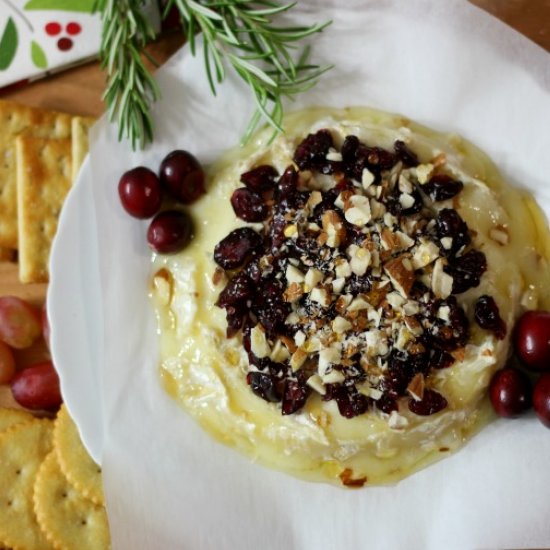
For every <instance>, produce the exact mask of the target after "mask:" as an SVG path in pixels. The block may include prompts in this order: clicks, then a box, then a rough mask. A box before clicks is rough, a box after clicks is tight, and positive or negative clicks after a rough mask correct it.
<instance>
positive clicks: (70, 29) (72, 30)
mask: <svg viewBox="0 0 550 550" xmlns="http://www.w3.org/2000/svg"><path fill="white" fill-rule="evenodd" d="M65 30H66V31H67V34H70V35H71V36H76V35H77V34H80V31H81V30H82V27H81V26H80V25H79V24H78V23H75V22H74V21H71V22H70V23H68V24H67V26H66V27H65Z"/></svg>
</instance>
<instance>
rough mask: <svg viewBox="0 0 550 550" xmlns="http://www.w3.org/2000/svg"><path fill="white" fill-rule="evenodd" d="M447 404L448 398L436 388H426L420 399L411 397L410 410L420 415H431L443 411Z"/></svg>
mask: <svg viewBox="0 0 550 550" xmlns="http://www.w3.org/2000/svg"><path fill="white" fill-rule="evenodd" d="M446 406H447V400H446V399H445V398H444V397H443V396H442V395H441V394H440V393H438V392H436V391H435V390H428V389H426V390H424V395H423V396H422V399H421V400H420V401H416V399H409V410H410V411H411V412H413V413H414V414H418V415H419V416H430V415H431V414H435V413H437V412H439V411H442V410H443V409H444V408H445V407H446Z"/></svg>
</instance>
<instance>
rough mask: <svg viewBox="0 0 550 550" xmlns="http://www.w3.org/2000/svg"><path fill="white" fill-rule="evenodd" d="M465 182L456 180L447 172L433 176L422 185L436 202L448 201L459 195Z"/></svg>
mask: <svg viewBox="0 0 550 550" xmlns="http://www.w3.org/2000/svg"><path fill="white" fill-rule="evenodd" d="M463 188H464V184H463V183H462V182H461V181H459V180H454V179H453V178H451V176H447V175H446V174H437V175H435V176H432V178H431V179H430V181H429V182H428V183H426V185H424V186H423V187H422V190H423V191H424V192H425V193H426V195H428V196H429V197H430V199H432V200H433V201H435V202H439V201H446V200H449V199H452V198H453V197H455V196H456V195H458V194H459V193H460V192H461V191H462V189H463Z"/></svg>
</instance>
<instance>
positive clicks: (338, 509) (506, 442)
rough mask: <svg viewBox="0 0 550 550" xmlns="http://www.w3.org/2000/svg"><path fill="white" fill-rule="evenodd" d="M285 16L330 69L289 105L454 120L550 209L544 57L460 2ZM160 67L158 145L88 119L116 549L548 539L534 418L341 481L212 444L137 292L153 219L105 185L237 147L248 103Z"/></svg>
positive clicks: (314, 8) (197, 73) (547, 66)
mask: <svg viewBox="0 0 550 550" xmlns="http://www.w3.org/2000/svg"><path fill="white" fill-rule="evenodd" d="M292 17H293V19H295V20H301V21H304V22H306V21H308V22H312V21H314V20H315V21H318V20H325V19H333V21H334V23H333V25H332V26H331V27H330V28H329V29H327V31H325V32H324V33H323V34H322V35H321V36H319V37H316V38H315V40H314V49H313V51H314V56H315V58H316V59H317V60H319V61H321V62H323V63H327V62H328V63H334V64H335V65H336V68H335V69H334V70H332V71H331V72H330V73H329V74H328V75H327V76H326V77H325V78H324V79H323V81H322V83H321V84H320V85H319V86H318V87H317V88H315V89H313V90H312V91H311V92H310V93H308V94H307V95H305V96H303V97H301V98H300V99H299V100H298V102H297V103H296V104H295V107H296V108H299V107H301V106H306V105H330V106H349V105H369V106H373V107H376V108H381V109H385V110H388V111H393V112H401V113H402V114H404V115H406V116H408V117H410V118H413V119H415V120H416V121H418V122H422V123H424V124H427V125H429V126H432V127H434V128H436V129H439V130H448V131H452V132H457V133H460V134H462V135H463V136H465V137H467V138H469V139H471V140H472V141H474V142H475V143H476V144H477V145H479V146H480V147H481V148H483V149H484V150H485V151H487V152H488V153H489V154H490V155H491V156H492V157H493V159H494V160H495V161H496V162H497V164H498V165H499V166H500V168H501V169H502V171H503V172H504V174H505V175H506V176H507V177H508V179H509V180H511V181H512V182H514V183H516V184H518V185H524V186H527V187H529V188H530V189H532V190H533V192H534V193H535V195H536V197H537V199H538V200H539V202H540V203H541V204H542V205H543V206H544V208H545V209H546V212H547V213H550V154H549V153H550V56H549V55H548V54H547V53H546V52H544V51H543V50H541V49H540V48H538V47H537V46H535V45H534V44H532V43H530V42H529V41H528V40H527V39H525V38H523V37H521V36H520V35H518V34H516V33H515V32H514V31H512V30H511V29H509V28H507V27H505V26H504V25H502V24H501V23H499V22H498V21H496V20H495V19H493V18H492V17H490V16H488V15H487V14H485V13H483V12H481V11H479V10H478V9H476V8H474V7H472V6H470V5H469V4H467V3H466V2H465V1H464V0H407V1H404V0H401V1H399V0H384V1H383V2H382V1H380V0H363V1H359V0H348V1H346V2H339V1H337V0H323V1H321V0H317V1H314V0H310V1H305V0H302V1H300V2H299V6H298V7H297V8H296V9H295V10H293V11H292ZM158 78H159V83H160V86H161V89H162V90H163V100H162V102H160V103H159V104H157V105H156V107H155V120H156V123H157V132H156V140H155V144H154V146H152V147H149V148H148V149H147V150H146V151H145V152H141V153H130V152H129V148H128V146H127V144H119V143H118V142H117V139H116V130H115V129H114V128H113V127H109V126H108V125H107V124H106V123H105V122H103V123H101V124H99V125H98V128H97V129H96V131H95V132H94V139H93V145H92V154H91V163H90V169H89V170H90V171H89V172H88V174H87V176H86V177H87V179H88V180H89V181H90V184H91V185H93V193H94V203H87V204H86V205H84V206H83V205H81V207H85V208H93V209H94V211H95V215H96V220H97V226H98V243H99V260H100V266H99V267H100V284H101V286H100V290H101V297H102V298H101V306H102V312H101V313H102V321H103V323H104V325H103V326H104V335H103V341H104V347H103V350H100V352H99V354H100V355H102V363H101V365H100V367H101V369H102V370H101V376H100V380H101V385H102V387H101V390H100V391H101V393H102V399H103V408H102V407H101V406H100V402H101V400H99V399H98V407H97V411H96V412H97V421H96V422H97V426H96V427H97V431H96V433H95V435H93V436H92V434H90V439H93V442H92V443H91V444H92V445H95V446H96V451H98V452H99V453H100V454H102V456H103V467H104V481H105V488H106V495H107V504H108V512H109V518H110V523H111V531H112V537H113V547H114V548H115V549H126V548H128V549H133V550H137V549H153V548H162V549H180V548H182V549H190V550H199V549H215V550H221V549H228V550H233V549H239V550H249V549H250V550H253V549H254V550H255V549H256V548H263V549H289V550H291V549H292V550H293V549H300V550H302V549H303V550H305V549H308V550H309V549H315V550H320V549H344V548H346V549H359V548H360V549H363V548H376V549H386V548H387V549H396V548H407V549H416V548H418V549H442V548H445V549H454V548H456V549H459V548H460V549H465V548H503V547H506V548H511V547H514V548H525V547H536V546H538V547H542V546H548V545H550V522H549V521H548V516H549V514H550V499H549V496H548V495H549V494H550V467H549V466H548V463H549V460H550V432H548V430H547V429H545V428H544V427H542V425H541V424H540V423H538V422H537V421H536V419H535V418H534V417H533V416H532V415H531V416H528V417H526V418H523V419H520V420H516V421H497V422H495V423H494V424H492V425H491V426H489V427H488V428H487V429H485V430H484V431H483V432H482V433H481V434H480V435H479V436H477V437H476V438H475V439H474V440H473V441H471V442H470V443H469V444H468V445H467V446H466V447H465V448H464V449H463V450H462V451H460V452H459V453H457V454H456V455H454V456H452V457H451V458H448V459H446V460H444V461H442V462H439V463H438V464H436V465H434V466H432V467H430V468H428V469H426V470H424V471H422V472H420V473H418V474H416V475H414V476H413V477H411V478H409V479H406V480H405V481H403V482H402V483H400V484H398V485H397V486H392V487H383V488H368V489H364V490H361V491H345V490H341V489H337V488H334V487H329V486H325V485H320V484H319V485H316V484H310V483H305V482H301V481H298V480H296V479H294V478H291V477H288V476H286V475H284V474H281V473H278V472H274V471H270V470H267V469H265V468H263V467H260V466H257V465H255V464H251V463H250V462H249V460H248V459H246V458H244V457H242V456H240V455H239V454H237V453H236V452H234V451H233V450H231V449H229V448H226V447H223V446H222V445H219V444H218V443H216V442H214V441H212V440H211V439H210V438H209V436H208V435H207V434H205V433H203V432H202V430H200V429H199V428H198V427H197V426H196V425H195V423H194V422H193V421H192V420H191V419H190V418H188V417H187V415H186V414H185V413H184V412H183V411H182V410H180V409H179V408H178V407H177V406H176V404H175V403H174V402H172V401H171V400H170V398H168V397H167V396H166V395H165V393H164V392H163V391H162V389H161V388H160V385H159V380H158V375H157V342H156V335H155V329H156V327H155V321H154V318H153V314H152V311H151V305H150V304H149V302H148V299H147V292H148V289H147V284H148V278H149V276H150V263H149V252H148V250H147V247H146V244H145V232H146V227H147V224H146V223H139V222H136V221H135V220H133V219H130V218H129V217H128V216H126V215H125V214H124V212H123V211H122V209H121V207H120V205H119V201H118V197H117V189H116V183H117V181H118V179H119V177H120V174H121V173H122V172H123V171H125V170H127V169H128V168H130V167H132V166H135V165H138V164H145V165H148V166H150V167H152V168H153V169H155V168H156V167H157V166H158V164H159V162H160V160H161V159H162V158H163V157H164V155H165V154H166V153H167V152H169V151H170V150H172V149H174V148H186V149H189V150H191V151H193V152H194V153H195V154H196V155H197V156H198V157H199V158H200V159H201V160H203V161H205V162H208V161H210V160H212V159H214V158H215V157H216V156H217V155H218V154H219V153H220V152H221V151H223V150H225V149H227V148H230V147H233V146H234V145H235V144H237V143H238V141H239V137H240V135H241V134H242V131H243V129H244V127H245V125H246V121H247V120H248V117H249V115H250V113H251V110H252V102H251V99H250V97H249V94H248V92H247V91H246V90H243V87H242V86H241V85H240V84H239V83H237V82H234V81H232V80H230V81H229V82H228V83H227V84H225V85H224V86H223V87H222V88H221V89H220V92H219V95H218V97H217V98H213V97H212V96H211V94H210V92H209V89H208V85H207V83H206V80H205V77H204V74H203V61H202V59H201V57H200V56H199V57H198V59H193V58H192V57H190V55H189V52H188V51H187V50H184V51H183V52H181V53H180V54H178V55H177V56H176V57H175V58H174V59H173V60H172V61H171V62H169V63H168V65H167V66H166V67H165V68H163V69H162V70H161V71H160V72H159V74H158ZM293 108H294V106H293ZM549 290H550V289H549ZM73 368H74V367H73ZM90 391H91V390H90ZM94 391H95V390H94ZM73 401H74V400H73ZM85 435H86V434H85Z"/></svg>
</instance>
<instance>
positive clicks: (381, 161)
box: [342, 136, 396, 181]
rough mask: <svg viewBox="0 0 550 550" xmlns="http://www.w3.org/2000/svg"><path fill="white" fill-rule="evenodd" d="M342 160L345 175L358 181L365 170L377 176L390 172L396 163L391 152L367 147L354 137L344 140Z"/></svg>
mask: <svg viewBox="0 0 550 550" xmlns="http://www.w3.org/2000/svg"><path fill="white" fill-rule="evenodd" d="M342 159H343V164H344V169H345V171H346V174H347V175H349V176H351V177H353V178H355V179H356V180H358V181H361V178H362V177H363V170H364V169H365V168H366V169H368V170H369V171H370V172H372V173H373V174H374V175H375V176H378V175H379V174H380V172H382V171H383V170H390V169H391V168H392V167H393V165H394V164H395V161H396V157H395V155H394V154H393V153H392V152H390V151H386V150H385V149H382V148H380V147H368V146H366V145H365V144H364V143H361V142H360V141H359V140H358V139H357V138H356V137H355V136H349V137H348V138H346V139H345V140H344V144H343V146H342Z"/></svg>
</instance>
